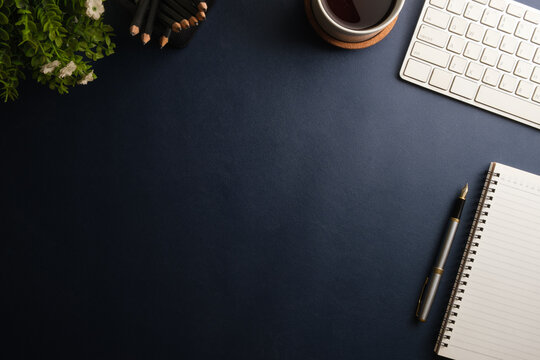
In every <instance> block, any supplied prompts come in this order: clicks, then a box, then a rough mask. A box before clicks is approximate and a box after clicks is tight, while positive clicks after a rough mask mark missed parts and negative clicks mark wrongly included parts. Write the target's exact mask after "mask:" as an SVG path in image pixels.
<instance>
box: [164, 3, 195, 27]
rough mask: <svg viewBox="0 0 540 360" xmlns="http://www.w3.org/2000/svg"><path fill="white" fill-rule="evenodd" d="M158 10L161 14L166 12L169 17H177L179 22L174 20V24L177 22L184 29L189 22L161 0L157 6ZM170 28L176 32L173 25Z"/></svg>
mask: <svg viewBox="0 0 540 360" xmlns="http://www.w3.org/2000/svg"><path fill="white" fill-rule="evenodd" d="M159 11H160V12H161V13H163V14H167V16H169V17H170V18H171V19H177V20H178V21H179V22H178V21H177V20H175V21H176V24H178V25H179V26H180V28H181V29H186V28H188V27H189V22H188V21H187V20H186V19H184V17H183V16H182V15H180V14H178V12H176V11H174V10H173V9H171V8H170V7H169V6H167V5H166V4H164V3H163V2H162V3H161V4H160V6H159ZM172 29H173V31H175V32H178V31H176V29H175V28H174V27H173V28H172ZM179 30H180V29H179Z"/></svg>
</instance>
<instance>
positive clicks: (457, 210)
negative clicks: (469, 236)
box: [450, 198, 465, 220]
mask: <svg viewBox="0 0 540 360" xmlns="http://www.w3.org/2000/svg"><path fill="white" fill-rule="evenodd" d="M463 206H465V199H463V198H457V199H456V201H455V202H454V208H453V209H452V213H451V215H450V216H451V217H453V218H454V219H457V220H459V219H461V213H462V212H463Z"/></svg>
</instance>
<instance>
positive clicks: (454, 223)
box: [435, 218, 459, 269]
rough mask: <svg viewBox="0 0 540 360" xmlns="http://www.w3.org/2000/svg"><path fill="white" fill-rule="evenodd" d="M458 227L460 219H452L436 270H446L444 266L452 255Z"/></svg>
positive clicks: (445, 235) (436, 263) (436, 262)
mask: <svg viewBox="0 0 540 360" xmlns="http://www.w3.org/2000/svg"><path fill="white" fill-rule="evenodd" d="M458 225H459V220H458V219H455V218H450V221H449V223H448V229H447V230H446V233H445V234H444V238H443V241H442V245H441V249H440V251H439V256H437V260H436V261H435V268H439V269H444V264H445V263H446V259H447V258H448V254H449V253H450V248H451V247H452V242H453V240H454V236H455V235H456V231H457V228H458Z"/></svg>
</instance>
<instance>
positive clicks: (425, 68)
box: [403, 59, 431, 82]
mask: <svg viewBox="0 0 540 360" xmlns="http://www.w3.org/2000/svg"><path fill="white" fill-rule="evenodd" d="M430 71H431V66H429V65H427V64H424V63H421V62H420V61H416V60H414V59H409V61H407V66H406V67H405V71H404V72H403V74H405V75H406V76H408V77H410V78H413V79H416V80H418V81H421V82H426V81H427V80H428V77H429V73H430Z"/></svg>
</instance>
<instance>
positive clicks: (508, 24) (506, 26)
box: [497, 15, 518, 34]
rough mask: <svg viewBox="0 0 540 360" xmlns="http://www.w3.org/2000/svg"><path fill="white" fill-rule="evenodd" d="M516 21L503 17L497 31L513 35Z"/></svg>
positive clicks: (512, 18) (509, 17)
mask: <svg viewBox="0 0 540 360" xmlns="http://www.w3.org/2000/svg"><path fill="white" fill-rule="evenodd" d="M517 22H518V21H517V19H516V18H514V17H511V16H507V15H503V16H502V17H501V21H499V26H497V29H499V30H501V31H504V32H505V33H509V34H513V33H514V30H516V25H517Z"/></svg>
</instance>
